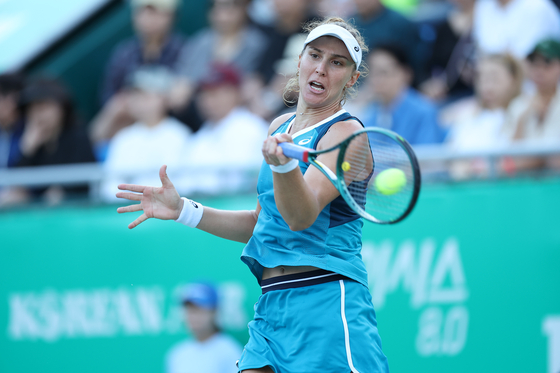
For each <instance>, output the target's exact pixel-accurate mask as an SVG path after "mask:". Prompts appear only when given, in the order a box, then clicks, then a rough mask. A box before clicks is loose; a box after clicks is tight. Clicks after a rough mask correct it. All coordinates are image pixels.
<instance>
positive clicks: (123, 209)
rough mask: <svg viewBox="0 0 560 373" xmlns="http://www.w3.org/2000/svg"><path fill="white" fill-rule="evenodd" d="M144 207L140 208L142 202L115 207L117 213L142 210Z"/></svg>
mask: <svg viewBox="0 0 560 373" xmlns="http://www.w3.org/2000/svg"><path fill="white" fill-rule="evenodd" d="M143 210H144V209H143V208H142V204H140V203H139V204H137V205H130V206H124V207H119V208H118V209H117V212H118V213H119V214H122V213H123V212H136V211H143Z"/></svg>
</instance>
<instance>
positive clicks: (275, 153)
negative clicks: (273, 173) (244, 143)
mask: <svg viewBox="0 0 560 373" xmlns="http://www.w3.org/2000/svg"><path fill="white" fill-rule="evenodd" d="M281 142H291V143H293V142H294V140H293V139H292V136H290V135H288V134H287V133H280V134H277V135H274V136H269V137H267V139H266V140H264V143H263V147H262V153H263V156H264V159H265V161H266V163H268V164H269V165H273V166H281V165H283V164H286V163H288V162H289V161H290V158H288V157H286V156H285V155H284V153H283V151H282V148H281V147H279V146H278V144H280V143H281Z"/></svg>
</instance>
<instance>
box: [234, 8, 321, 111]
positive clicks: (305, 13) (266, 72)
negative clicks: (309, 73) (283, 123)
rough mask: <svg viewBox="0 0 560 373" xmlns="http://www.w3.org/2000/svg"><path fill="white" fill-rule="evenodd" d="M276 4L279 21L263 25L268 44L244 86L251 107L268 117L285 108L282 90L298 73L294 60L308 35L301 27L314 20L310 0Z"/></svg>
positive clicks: (277, 19) (252, 109)
mask: <svg viewBox="0 0 560 373" xmlns="http://www.w3.org/2000/svg"><path fill="white" fill-rule="evenodd" d="M273 5H274V10H275V13H276V21H275V23H274V25H273V26H272V27H265V28H264V32H265V33H266V34H267V37H268V40H269V42H268V45H267V47H266V49H265V51H264V53H263V58H262V60H261V62H260V64H259V65H258V67H257V69H256V71H255V73H254V74H251V75H250V76H249V78H248V79H247V84H245V86H244V96H245V99H246V102H247V105H248V106H249V108H250V110H251V111H252V112H253V113H255V114H257V115H259V116H261V117H263V118H265V119H267V120H272V117H276V115H277V114H278V113H279V112H280V111H281V110H283V109H284V108H285V105H284V100H283V98H282V91H283V89H284V87H285V86H286V82H287V81H288V80H289V79H290V78H291V77H292V76H293V75H294V74H295V73H296V69H295V64H294V61H296V60H297V58H298V56H299V54H300V53H301V49H302V45H303V41H304V40H305V37H306V35H305V33H304V31H303V28H302V27H303V25H304V24H306V23H307V22H308V21H310V20H311V19H312V16H311V12H310V0H273Z"/></svg>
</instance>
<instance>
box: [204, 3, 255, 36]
mask: <svg viewBox="0 0 560 373" xmlns="http://www.w3.org/2000/svg"><path fill="white" fill-rule="evenodd" d="M246 8H247V1H246V0H214V1H213V3H212V9H211V10H210V24H211V25H212V28H213V29H214V30H217V31H218V32H220V33H223V34H225V33H233V32H237V31H238V30H240V29H241V28H242V27H243V26H244V25H245V23H246V21H247V15H246V12H247V9H246Z"/></svg>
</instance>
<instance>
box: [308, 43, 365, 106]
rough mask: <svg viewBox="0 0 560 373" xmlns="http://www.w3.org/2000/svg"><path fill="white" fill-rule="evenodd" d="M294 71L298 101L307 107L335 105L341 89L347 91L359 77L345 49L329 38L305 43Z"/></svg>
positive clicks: (338, 99)
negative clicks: (296, 78) (297, 73)
mask: <svg viewBox="0 0 560 373" xmlns="http://www.w3.org/2000/svg"><path fill="white" fill-rule="evenodd" d="M298 68H299V71H300V74H299V86H300V97H301V98H302V99H303V100H304V102H305V103H306V104H307V106H308V107H325V106H331V105H338V104H339V103H340V101H341V100H342V95H343V90H344V88H350V87H351V86H352V85H354V83H356V80H358V77H359V76H360V73H359V72H357V71H356V70H355V63H354V61H353V60H352V57H350V53H348V50H347V49H346V45H344V43H343V42H342V41H341V40H339V39H337V38H335V37H331V36H322V37H320V38H319V39H317V40H314V41H312V42H311V43H309V44H308V45H307V46H306V47H305V49H304V51H303V53H302V55H301V56H300V59H299V63H298Z"/></svg>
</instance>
